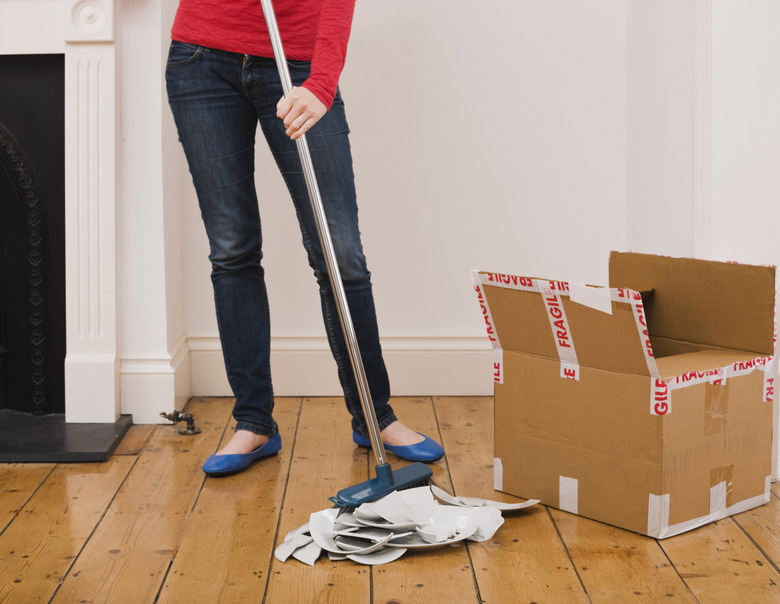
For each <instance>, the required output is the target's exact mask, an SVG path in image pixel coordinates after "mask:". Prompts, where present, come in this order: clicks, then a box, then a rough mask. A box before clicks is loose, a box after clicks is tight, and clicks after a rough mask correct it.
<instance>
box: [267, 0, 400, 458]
mask: <svg viewBox="0 0 780 604" xmlns="http://www.w3.org/2000/svg"><path fill="white" fill-rule="evenodd" d="M260 4H261V5H262V7H263V14H264V15H265V21H266V24H267V25H268V34H269V35H270V37H271V45H272V46H273V50H274V58H275V59H276V67H277V69H278V70H279V76H280V78H281V80H282V90H283V91H284V96H287V95H288V94H290V91H291V90H292V80H291V79H290V72H289V70H288V68H287V59H286V58H285V56H284V49H283V48H282V38H281V36H280V35H279V27H278V26H277V24H276V15H275V13H274V8H273V5H272V3H271V0H260ZM295 142H296V144H297V146H298V156H299V157H300V159H301V166H302V167H303V175H304V178H305V179H306V187H307V188H308V190H309V199H310V201H311V207H312V210H313V211H314V219H315V222H316V223H317V233H318V234H319V237H320V244H321V245H322V251H323V253H324V255H325V264H326V266H327V268H328V276H329V277H330V284H331V287H332V289H333V295H334V297H335V299H336V306H337V308H338V312H339V319H340V320H341V328H342V330H343V332H344V339H345V340H346V342H347V348H348V349H349V359H350V362H351V363H352V371H353V373H354V375H355V380H356V382H357V386H358V395H359V397H360V404H361V405H362V406H363V413H364V414H365V416H366V423H367V424H368V432H369V437H370V439H371V446H372V447H373V450H374V454H375V455H376V458H377V463H378V464H380V465H384V464H386V463H387V461H386V459H385V457H386V454H385V447H384V445H383V444H382V439H381V438H380V435H379V423H378V422H377V419H376V412H375V411H374V402H373V400H372V398H371V391H370V390H369V388H368V380H367V379H366V371H365V369H364V367H363V359H362V357H361V356H360V349H359V347H358V341H357V337H356V335H355V328H354V325H353V324H352V316H351V315H350V313H349V306H348V304H347V296H346V294H345V293H344V284H343V283H342V281H341V273H340V271H339V265H338V261H337V260H336V254H335V252H334V251H333V242H332V241H331V237H330V231H329V230H328V222H327V219H326V217H325V210H324V209H323V207H322V197H321V196H320V190H319V187H318V186H317V178H316V176H315V174H314V167H313V165H312V161H311V153H310V152H309V144H308V143H307V142H306V135H305V134H302V135H301V136H300V137H299V138H297V139H296V140H295Z"/></svg>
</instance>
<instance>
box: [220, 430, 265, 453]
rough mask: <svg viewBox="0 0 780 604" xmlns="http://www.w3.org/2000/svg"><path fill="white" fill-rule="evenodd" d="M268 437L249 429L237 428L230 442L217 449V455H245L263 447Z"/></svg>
mask: <svg viewBox="0 0 780 604" xmlns="http://www.w3.org/2000/svg"><path fill="white" fill-rule="evenodd" d="M267 442H268V437H267V436H265V435H263V434H255V433H254V432H250V431H249V430H236V431H235V432H234V433H233V438H231V439H230V442H228V444H226V445H225V446H224V447H222V448H221V449H220V450H219V451H217V455H245V454H246V453H251V452H252V451H255V450H257V449H259V448H260V447H262V446H263V445H264V444H265V443H267Z"/></svg>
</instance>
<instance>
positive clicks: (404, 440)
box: [379, 420, 425, 447]
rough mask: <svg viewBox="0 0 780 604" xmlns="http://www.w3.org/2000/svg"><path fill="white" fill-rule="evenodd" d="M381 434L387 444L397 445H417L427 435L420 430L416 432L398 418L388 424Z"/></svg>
mask: <svg viewBox="0 0 780 604" xmlns="http://www.w3.org/2000/svg"><path fill="white" fill-rule="evenodd" d="M379 435H380V436H381V437H382V442H383V443H385V444H387V445H395V446H396V447H406V446H408V445H416V444H417V443H421V442H422V441H424V440H425V437H424V436H423V435H422V434H420V433H419V432H415V431H414V430H412V429H411V428H409V427H408V426H405V425H404V424H402V423H401V422H399V421H398V420H396V421H394V422H393V423H392V424H390V425H389V426H387V428H385V429H384V430H382V431H381V432H380V433H379Z"/></svg>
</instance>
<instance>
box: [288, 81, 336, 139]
mask: <svg viewBox="0 0 780 604" xmlns="http://www.w3.org/2000/svg"><path fill="white" fill-rule="evenodd" d="M327 111H328V108H327V107H325V105H324V104H323V102H322V101H321V100H319V99H318V98H317V97H316V96H315V95H314V93H313V92H310V91H309V90H307V89H306V88H304V87H303V86H294V87H293V89H292V90H291V91H290V94H288V95H287V96H286V97H282V98H281V99H280V100H279V102H278V103H277V104H276V116H277V117H280V118H282V120H283V121H284V127H285V134H286V135H287V136H289V137H290V138H291V139H292V140H295V139H296V138H299V137H300V136H301V135H302V134H303V133H305V132H306V131H307V130H308V129H309V128H311V127H312V126H313V125H314V124H316V123H317V122H318V121H319V120H320V118H321V117H322V116H323V115H325V113H326V112H327Z"/></svg>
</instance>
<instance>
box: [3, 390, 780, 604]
mask: <svg viewBox="0 0 780 604" xmlns="http://www.w3.org/2000/svg"><path fill="white" fill-rule="evenodd" d="M231 406H232V401H231V400H230V399H195V400H193V401H191V402H190V404H189V407H188V410H189V411H190V412H192V413H193V414H194V416H195V420H196V425H197V426H198V427H200V428H202V433H201V434H200V435H198V436H182V435H179V434H178V432H177V429H176V428H174V427H172V426H134V427H133V428H131V430H130V432H129V433H128V435H127V437H126V438H125V439H124V441H123V442H122V444H121V445H120V448H119V450H118V451H117V453H116V454H115V455H113V456H112V457H111V459H110V460H109V461H107V462H106V463H102V464H60V465H55V464H0V602H2V603H3V604H5V603H12V604H26V603H28V602H56V603H61V602H79V603H86V602H89V603H96V604H104V603H108V604H113V603H120V604H124V603H131V604H137V603H140V604H143V603H146V602H149V603H152V602H166V603H170V602H181V603H187V604H192V603H199V602H206V603H211V602H229V603H235V602H269V603H283V604H287V603H292V604H297V603H309V602H335V603H342V602H344V603H349V602H356V603H370V602H376V603H382V604H385V603H397V602H429V603H438V602H443V603H447V604H455V603H457V604H460V603H463V602H475V603H478V602H490V603H500V604H504V603H515V602H552V603H555V604H558V603H563V602H618V603H622V602H635V601H637V602H639V601H642V602H701V603H705V602H706V603H710V602H717V603H726V604H731V603H740V602H746V603H762V602H768V603H769V602H772V603H778V602H780V572H778V565H780V489H778V485H774V486H773V495H772V498H771V501H770V502H769V503H768V504H766V505H764V506H762V507H760V508H758V509H755V510H752V511H749V512H745V513H743V514H740V515H739V516H736V517H733V518H728V519H725V520H722V521H720V522H717V523H715V524H712V525H709V526H706V527H703V528H701V529H698V530H696V531H693V532H690V533H686V534H684V535H680V536H677V537H673V538H670V539H666V540H663V541H656V540H654V539H649V538H646V537H642V536H639V535H636V534H633V533H629V532H626V531H622V530H619V529H616V528H613V527H610V526H607V525H604V524H600V523H597V522H594V521H591V520H587V519H584V518H579V517H577V516H574V515H571V514H567V513H565V512H560V511H558V510H555V509H551V508H550V509H548V508H546V507H544V506H541V505H537V506H534V507H532V508H529V509H528V510H525V511H522V512H519V513H512V514H505V517H506V523H505V524H504V525H503V526H502V527H501V528H500V529H499V531H498V532H497V533H496V536H495V538H494V539H492V540H490V541H487V542H483V543H472V542H467V543H465V544H464V543H461V544H458V545H456V546H448V547H446V548H443V549H439V550H433V551H428V552H409V553H407V554H406V555H405V556H404V557H402V558H401V559H400V560H398V561H396V562H393V563H391V564H387V565H384V566H376V567H368V566H361V565H358V564H356V563H353V562H349V561H347V562H331V561H329V560H328V559H327V558H326V557H325V556H324V555H323V556H322V557H321V558H320V560H319V561H318V562H317V563H316V565H315V566H314V567H310V566H306V565H304V564H301V563H300V562H298V561H296V560H293V559H290V560H289V561H288V562H286V563H284V564H282V563H279V561H278V560H276V559H275V558H274V557H273V551H274V547H275V544H276V543H277V542H278V541H279V540H280V539H282V538H283V537H284V535H285V534H286V533H287V532H288V531H290V530H292V529H294V528H296V527H298V526H300V525H302V524H303V523H304V522H306V521H307V520H308V516H309V514H310V513H311V512H314V511H317V510H320V509H324V508H326V507H330V504H329V502H328V497H330V496H332V495H334V494H335V493H336V492H337V491H338V490H339V489H341V488H343V487H345V486H348V485H350V484H354V483H356V482H360V481H363V480H365V479H366V478H367V477H370V475H371V473H372V472H373V462H369V460H368V457H367V455H366V453H365V452H364V451H363V450H360V449H358V448H356V447H355V446H354V445H353V444H352V442H351V439H350V428H349V423H348V418H347V414H346V411H345V409H344V406H343V403H342V402H341V400H340V399H326V398H315V399H292V398H288V399H280V400H278V403H277V412H276V417H277V421H278V422H279V425H280V430H281V432H282V438H283V443H284V446H283V449H282V451H281V452H280V454H279V455H278V456H274V457H272V458H269V459H266V460H263V461H262V462H259V463H257V464H255V465H253V466H252V467H251V468H250V469H249V470H248V471H246V472H243V473H241V474H238V475H235V476H232V477H227V478H221V479H216V478H206V477H205V475H204V474H203V472H202V471H201V469H200V466H201V463H202V462H203V460H204V459H205V458H206V457H207V456H208V455H209V454H211V453H213V452H214V451H215V450H217V448H218V447H219V443H220V442H221V441H222V440H223V439H225V438H228V437H229V430H230V428H231V427H232V420H231V418H230V411H231ZM393 406H394V407H395V408H396V411H397V413H398V415H399V416H400V417H402V418H403V419H404V421H405V422H406V423H408V424H410V425H413V426H415V427H416V428H417V429H419V430H421V431H423V432H427V433H429V434H431V435H436V436H438V437H440V438H441V440H442V442H443V444H444V447H445V450H446V452H447V455H446V458H445V459H444V460H441V461H440V462H437V463H436V464H434V465H433V468H434V482H435V483H436V484H438V485H439V486H441V487H442V488H444V489H447V490H449V491H451V492H452V491H454V492H455V493H456V494H460V495H467V496H481V497H489V498H493V499H503V500H506V501H512V500H513V498H512V497H510V496H507V495H503V494H501V493H496V492H495V491H493V488H492V460H493V455H492V440H493V428H492V399H491V398H397V399H393Z"/></svg>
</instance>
